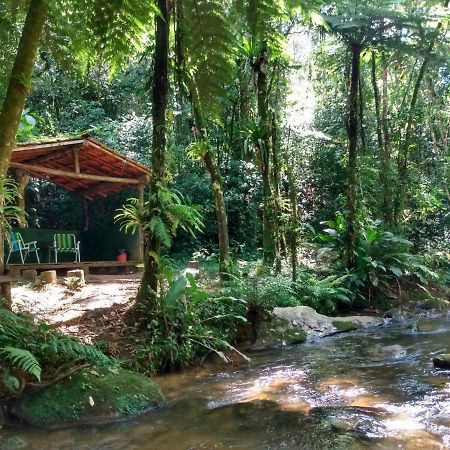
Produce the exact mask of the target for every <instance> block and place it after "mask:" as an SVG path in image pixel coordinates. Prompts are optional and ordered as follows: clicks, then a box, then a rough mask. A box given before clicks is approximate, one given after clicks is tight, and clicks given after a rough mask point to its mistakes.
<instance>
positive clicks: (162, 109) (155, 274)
mask: <svg viewBox="0 0 450 450" xmlns="http://www.w3.org/2000/svg"><path fill="white" fill-rule="evenodd" d="M158 8H159V10H160V12H161V16H159V15H157V16H156V41H155V51H154V73H153V86H152V118H153V136H152V178H151V181H150V189H151V191H152V194H157V193H158V190H159V189H160V186H161V185H163V184H164V183H165V176H164V171H165V160H166V146H167V137H166V125H167V118H166V112H167V98H168V90H169V79H168V70H169V66H168V58H169V6H168V2H167V0H158ZM154 197H155V198H158V195H154ZM149 207H150V208H151V207H152V205H149ZM144 242H145V244H144V273H143V276H142V282H141V285H140V288H139V292H138V301H144V300H145V299H147V298H148V295H149V288H150V289H151V290H152V291H153V292H157V291H158V280H159V270H158V265H157V262H156V259H155V258H154V257H153V256H152V255H151V253H154V254H155V255H158V256H159V255H160V252H161V241H160V239H159V238H158V237H157V236H155V235H154V234H153V233H152V234H147V235H146V236H144Z"/></svg>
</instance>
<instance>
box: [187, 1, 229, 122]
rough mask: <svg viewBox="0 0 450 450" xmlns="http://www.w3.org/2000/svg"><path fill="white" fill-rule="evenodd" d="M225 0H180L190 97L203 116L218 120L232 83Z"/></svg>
mask: <svg viewBox="0 0 450 450" xmlns="http://www.w3.org/2000/svg"><path fill="white" fill-rule="evenodd" d="M228 6H229V5H228V4H227V2H226V1H220V0H212V1H211V0H186V1H183V16H184V23H183V25H182V26H183V29H184V30H186V33H185V34H184V45H185V53H186V61H185V64H186V69H187V74H186V75H187V77H188V83H189V84H190V85H191V86H189V89H190V91H191V94H193V95H194V96H195V98H197V100H198V101H199V103H200V105H199V106H200V109H201V111H202V112H203V114H205V116H206V117H211V118H213V119H218V118H219V115H220V112H221V109H222V102H223V98H224V97H226V90H225V86H226V85H227V84H229V83H230V82H231V79H232V78H231V77H232V69H233V60H232V58H231V55H232V50H233V35H232V33H231V27H230V24H229V22H228V20H227V13H228V11H227V9H228V8H227V7H228Z"/></svg>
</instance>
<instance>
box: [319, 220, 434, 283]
mask: <svg viewBox="0 0 450 450" xmlns="http://www.w3.org/2000/svg"><path fill="white" fill-rule="evenodd" d="M324 223H325V224H326V225H327V226H328V228H325V229H324V230H323V233H320V234H319V235H318V237H319V239H320V241H321V242H322V243H325V244H326V245H325V246H324V247H322V249H321V250H320V251H319V256H322V255H324V254H333V253H334V254H335V255H336V259H337V260H338V261H339V262H340V261H341V260H342V258H341V257H342V256H343V253H344V251H345V248H346V246H345V220H344V218H343V216H342V215H339V214H338V215H337V218H336V220H335V221H326V222H324ZM411 248H412V243H411V242H410V241H408V240H407V239H404V238H403V237H401V236H398V235H395V234H393V233H391V232H389V231H386V230H383V229H382V228H381V224H380V222H373V221H369V222H368V223H367V224H365V226H362V225H361V226H360V230H359V233H358V235H357V239H356V248H355V253H356V264H355V268H354V269H352V273H351V274H350V275H351V276H349V278H348V280H349V281H351V282H352V285H353V286H352V287H355V288H356V289H357V290H360V291H361V290H362V291H367V290H369V291H370V290H371V289H374V288H375V289H376V288H378V287H379V286H380V285H384V286H385V287H389V286H390V284H391V283H392V281H394V280H395V279H399V278H402V277H411V276H413V277H415V278H416V279H418V280H419V282H420V283H423V284H427V283H428V281H429V280H431V279H437V274H436V273H434V272H433V271H432V270H431V269H430V268H429V267H427V265H426V264H424V259H423V258H422V257H421V256H420V255H414V254H413V253H411Z"/></svg>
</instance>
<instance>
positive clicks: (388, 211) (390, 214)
mask: <svg viewBox="0 0 450 450" xmlns="http://www.w3.org/2000/svg"><path fill="white" fill-rule="evenodd" d="M381 66H382V71H383V72H382V73H383V76H382V82H383V111H382V120H381V124H382V129H383V145H384V151H383V154H382V158H381V161H382V168H381V171H382V172H383V174H384V179H385V181H384V185H383V186H382V189H383V194H382V195H383V209H384V220H385V222H386V223H387V224H388V225H390V226H392V224H393V221H394V210H393V201H392V169H391V154H392V150H391V136H390V133H389V122H388V116H389V96H388V64H387V61H386V54H385V53H384V52H383V53H382V54H381Z"/></svg>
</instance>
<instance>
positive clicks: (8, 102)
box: [0, 0, 48, 274]
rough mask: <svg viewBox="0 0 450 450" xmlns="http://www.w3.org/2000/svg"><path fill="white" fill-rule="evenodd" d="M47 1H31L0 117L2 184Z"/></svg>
mask: <svg viewBox="0 0 450 450" xmlns="http://www.w3.org/2000/svg"><path fill="white" fill-rule="evenodd" d="M47 12H48V2H47V0H31V1H30V4H29V8H28V13H27V17H26V19H25V24H24V26H23V29H22V35H21V37H20V41H19V47H18V49H17V54H16V58H15V60H14V64H13V68H12V71H11V76H10V78H9V84H8V88H7V91H6V95H5V98H4V100H3V105H2V110H1V113H0V179H1V180H4V179H5V177H6V173H7V171H8V167H9V161H10V159H11V152H12V151H13V148H14V146H15V144H16V134H17V130H18V128H19V123H20V118H21V116H22V111H23V107H24V105H25V100H26V98H27V95H28V92H29V90H30V85H31V74H32V72H33V67H34V61H35V59H36V53H37V49H38V47H39V42H40V40H41V36H42V31H43V29H44V24H45V21H46V19H47ZM0 203H3V198H1V197H0ZM4 272H5V250H4V236H2V233H1V232H0V274H3V273H4Z"/></svg>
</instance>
